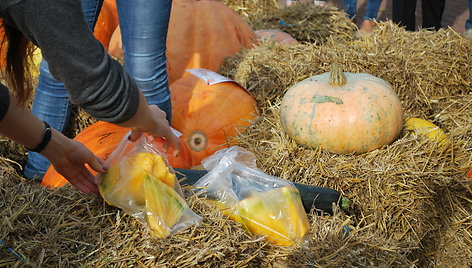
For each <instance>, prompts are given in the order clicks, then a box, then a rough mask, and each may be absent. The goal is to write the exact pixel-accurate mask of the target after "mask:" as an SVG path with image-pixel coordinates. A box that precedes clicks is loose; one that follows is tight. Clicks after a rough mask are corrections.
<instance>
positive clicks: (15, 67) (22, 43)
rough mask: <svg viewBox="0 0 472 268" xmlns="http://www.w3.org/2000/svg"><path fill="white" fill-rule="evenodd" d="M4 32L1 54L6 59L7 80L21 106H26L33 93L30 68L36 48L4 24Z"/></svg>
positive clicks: (20, 34) (2, 28) (2, 26)
mask: <svg viewBox="0 0 472 268" xmlns="http://www.w3.org/2000/svg"><path fill="white" fill-rule="evenodd" d="M1 24H2V25H1V28H0V29H1V30H3V31H4V37H3V40H1V42H2V43H1V48H0V53H1V55H0V56H1V57H2V58H5V60H6V66H5V72H6V77H5V78H6V80H7V82H8V85H9V87H10V88H11V90H12V92H13V93H14V94H15V96H16V98H17V99H18V102H19V104H21V105H24V104H25V103H26V102H27V101H28V100H29V98H30V96H31V94H32V92H33V85H32V83H31V81H32V79H31V73H30V69H31V68H30V66H31V62H32V55H33V52H34V49H35V47H34V46H33V45H32V43H31V42H30V41H29V40H28V39H26V37H25V36H24V35H23V33H22V32H20V31H19V30H17V29H15V28H13V27H12V26H11V25H8V24H7V23H4V22H2V23H1Z"/></svg>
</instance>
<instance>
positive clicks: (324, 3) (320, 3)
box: [313, 0, 326, 7]
mask: <svg viewBox="0 0 472 268" xmlns="http://www.w3.org/2000/svg"><path fill="white" fill-rule="evenodd" d="M313 4H314V5H315V6H317V7H324V6H326V1H317V0H314V1H313Z"/></svg>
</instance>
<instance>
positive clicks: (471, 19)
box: [465, 0, 472, 30]
mask: <svg viewBox="0 0 472 268" xmlns="http://www.w3.org/2000/svg"><path fill="white" fill-rule="evenodd" d="M465 29H466V30H470V29H472V0H469V19H468V20H467V21H466V22H465Z"/></svg>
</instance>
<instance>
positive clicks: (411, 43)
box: [221, 22, 472, 117]
mask: <svg viewBox="0 0 472 268" xmlns="http://www.w3.org/2000/svg"><path fill="white" fill-rule="evenodd" d="M334 61H337V62H339V63H341V64H342V65H343V66H344V70H345V71H347V72H354V73H359V72H360V73H362V72H363V73H369V74H372V75H374V76H377V77H380V78H382V79H384V80H386V81H388V82H389V83H390V84H392V86H393V88H394V89H395V91H396V92H397V94H398V95H399V97H400V99H401V100H402V104H403V107H404V109H405V110H407V111H409V112H411V113H412V115H414V116H417V117H428V115H429V114H430V113H431V112H434V111H431V109H432V102H435V101H437V99H441V98H447V97H450V96H458V95H467V94H469V92H470V87H471V85H472V75H471V72H470V70H471V63H472V42H470V41H469V40H467V39H465V38H463V37H462V36H460V35H459V34H457V33H456V32H454V31H453V30H450V29H449V30H440V31H439V32H430V31H425V30H423V31H420V32H408V31H405V30H404V29H402V28H399V27H397V26H396V25H394V24H392V23H391V22H387V23H381V24H380V25H379V27H378V29H377V30H376V31H375V32H374V34H372V35H366V36H362V37H361V38H360V39H357V40H354V41H352V42H349V41H347V42H342V41H339V40H330V41H328V42H327V43H325V44H324V45H321V46H316V45H309V44H305V45H297V46H280V45H277V44H271V43H263V44H261V45H260V46H258V47H256V48H254V49H251V50H246V51H245V52H243V53H242V54H240V55H238V56H235V57H231V58H228V59H227V61H226V62H225V64H224V65H223V66H222V71H221V72H222V73H223V74H224V75H226V76H228V77H231V78H233V79H234V80H236V81H237V82H238V83H240V84H241V85H242V86H243V87H245V88H246V89H248V90H249V91H250V92H251V93H252V94H253V95H255V96H256V97H257V98H258V100H259V105H260V106H262V107H264V106H266V104H265V103H264V102H265V101H267V100H271V102H272V103H274V101H273V100H274V99H276V98H280V97H281V96H283V94H284V93H285V91H286V90H287V89H288V88H289V87H291V86H292V85H294V84H296V83H297V82H299V81H301V80H303V79H305V78H308V77H310V76H313V75H316V74H321V73H324V72H327V71H329V66H330V64H331V63H332V62H334Z"/></svg>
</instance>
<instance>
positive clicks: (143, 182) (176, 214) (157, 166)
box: [98, 134, 201, 238]
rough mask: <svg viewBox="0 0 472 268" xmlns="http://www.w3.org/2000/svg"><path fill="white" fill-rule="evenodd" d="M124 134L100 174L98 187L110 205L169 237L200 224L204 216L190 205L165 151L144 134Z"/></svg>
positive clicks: (161, 234) (152, 232) (153, 232)
mask: <svg viewBox="0 0 472 268" xmlns="http://www.w3.org/2000/svg"><path fill="white" fill-rule="evenodd" d="M128 136H129V134H128V135H125V137H124V138H123V140H122V141H121V143H120V144H119V145H118V147H117V148H116V149H115V151H113V153H112V154H111V155H110V157H109V158H108V159H107V162H106V164H107V167H108V170H107V172H106V173H104V174H100V175H99V185H98V189H99V191H100V194H101V196H102V197H103V199H104V200H105V201H106V202H107V203H108V204H109V205H111V206H115V207H118V208H121V209H122V210H123V211H124V212H125V213H127V214H129V215H131V216H133V217H135V218H137V219H139V220H141V221H143V222H145V223H146V224H147V226H148V227H149V229H150V230H151V234H153V235H154V236H157V237H162V238H164V237H167V236H169V235H172V234H175V233H177V232H179V231H182V230H183V229H185V228H188V227H190V226H192V225H198V224H199V223H200V221H201V217H200V216H198V215H197V214H195V213H194V212H193V211H192V210H191V209H190V208H189V206H188V205H187V202H186V201H185V199H184V195H183V193H182V189H181V187H180V184H179V182H178V180H177V178H176V176H175V172H174V170H173V169H172V167H171V166H170V165H169V162H168V161H167V157H166V154H165V153H163V152H162V151H161V150H160V149H159V148H158V147H157V146H156V145H154V144H153V143H152V137H151V136H147V135H141V138H139V140H138V141H136V142H131V141H129V140H128V139H127V137H128Z"/></svg>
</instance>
